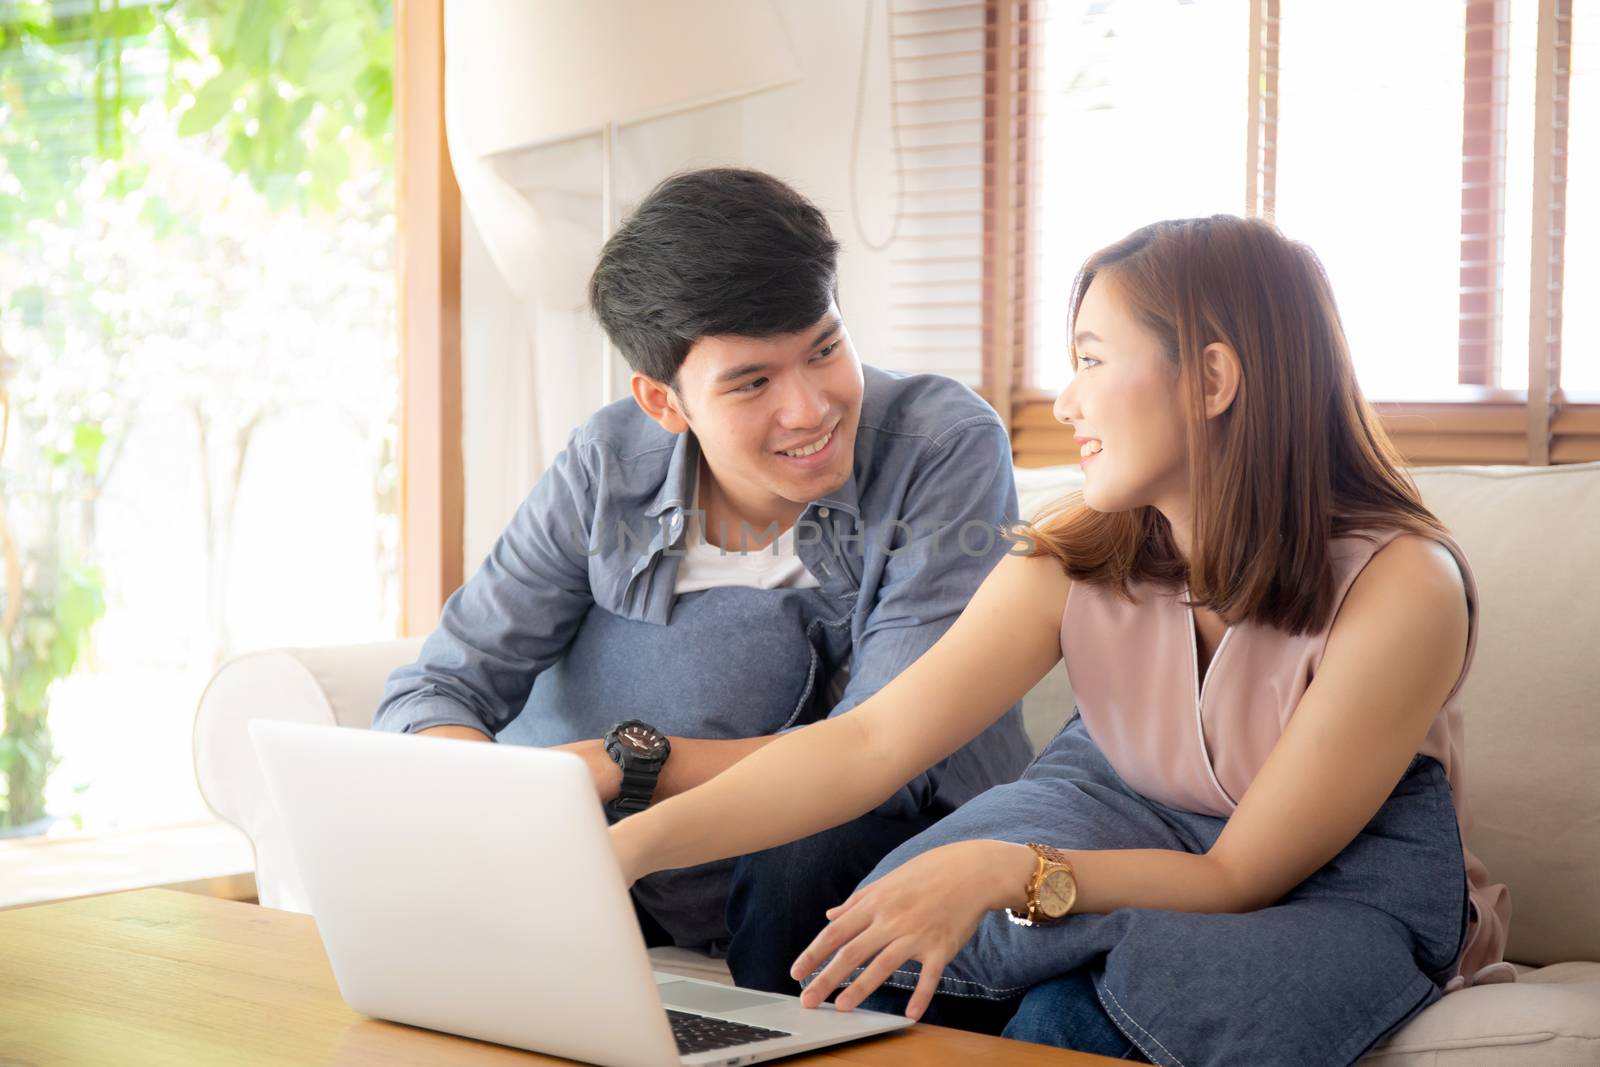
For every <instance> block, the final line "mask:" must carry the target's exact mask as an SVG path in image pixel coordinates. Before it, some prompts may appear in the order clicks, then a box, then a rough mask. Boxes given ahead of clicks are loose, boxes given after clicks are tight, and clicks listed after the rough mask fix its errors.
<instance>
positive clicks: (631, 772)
mask: <svg viewBox="0 0 1600 1067" xmlns="http://www.w3.org/2000/svg"><path fill="white" fill-rule="evenodd" d="M605 742H606V755H608V756H610V757H611V759H612V761H613V762H614V763H616V765H617V766H618V767H621V768H622V792H621V793H619V794H617V799H615V800H613V801H612V802H611V804H610V805H609V808H610V811H611V813H612V814H613V815H615V816H617V817H618V818H619V819H620V818H622V817H623V816H624V815H632V814H633V813H634V812H636V811H643V810H644V809H645V808H648V807H649V806H650V798H651V797H653V796H655V792H656V779H657V778H659V777H661V768H662V767H665V766H666V765H667V757H668V756H669V755H671V753H672V744H671V743H670V742H669V741H668V740H667V735H666V734H664V733H662V732H661V731H660V730H657V729H656V728H655V727H654V726H651V725H650V724H649V723H647V722H640V721H639V720H638V719H628V720H626V721H624V722H619V723H617V725H615V726H613V727H612V728H611V729H610V730H608V731H606V738H605Z"/></svg>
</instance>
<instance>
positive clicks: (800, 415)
mask: <svg viewBox="0 0 1600 1067" xmlns="http://www.w3.org/2000/svg"><path fill="white" fill-rule="evenodd" d="M827 415H828V400H827V397H826V396H825V395H824V393H823V390H822V388H821V387H820V385H818V384H817V383H815V382H812V381H808V380H807V378H806V376H805V375H803V374H801V375H796V376H795V378H794V380H793V381H791V382H790V383H789V385H788V387H787V388H786V389H785V390H784V394H783V407H782V408H781V409H780V410H779V412H778V420H779V421H780V422H781V423H782V424H783V426H784V427H785V428H786V429H791V430H809V429H812V428H813V427H817V426H820V425H822V420H823V419H825V418H826V417H827Z"/></svg>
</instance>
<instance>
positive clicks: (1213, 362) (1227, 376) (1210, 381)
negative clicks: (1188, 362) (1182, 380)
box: [1200, 341, 1244, 419]
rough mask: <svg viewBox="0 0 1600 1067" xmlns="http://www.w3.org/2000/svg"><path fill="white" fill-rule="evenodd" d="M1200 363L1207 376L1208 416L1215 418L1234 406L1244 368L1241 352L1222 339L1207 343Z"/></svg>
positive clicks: (1201, 354)
mask: <svg viewBox="0 0 1600 1067" xmlns="http://www.w3.org/2000/svg"><path fill="white" fill-rule="evenodd" d="M1200 363H1201V365H1202V366H1203V367H1204V368H1205V376H1206V381H1205V394H1206V418H1208V419H1214V418H1216V417H1217V416H1218V415H1221V414H1222V413H1223V412H1224V411H1227V410H1228V409H1229V408H1230V407H1232V406H1233V400H1234V397H1236V396H1238V395H1239V383H1240V382H1241V381H1242V380H1243V379H1244V370H1243V368H1242V367H1241V366H1240V364H1239V353H1238V352H1235V351H1234V349H1233V346H1232V345H1225V344H1222V343H1221V342H1220V341H1219V342H1216V343H1214V344H1209V345H1206V347H1205V350H1204V351H1202V352H1201V353H1200Z"/></svg>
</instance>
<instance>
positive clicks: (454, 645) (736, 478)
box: [376, 170, 1510, 1065]
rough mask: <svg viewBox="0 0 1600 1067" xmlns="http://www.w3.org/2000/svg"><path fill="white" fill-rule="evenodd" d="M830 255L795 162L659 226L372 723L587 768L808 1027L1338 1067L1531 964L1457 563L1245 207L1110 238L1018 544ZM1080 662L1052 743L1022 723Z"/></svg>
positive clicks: (656, 911) (616, 275) (626, 841)
mask: <svg viewBox="0 0 1600 1067" xmlns="http://www.w3.org/2000/svg"><path fill="white" fill-rule="evenodd" d="M836 254H837V245H836V244H835V242H834V241H833V239H832V236H831V234H830V232H829V230H828V226H827V223H826V221H825V220H824V218H823V216H822V215H821V213H820V212H818V211H817V209H816V208H815V207H813V206H812V205H811V204H809V203H808V202H806V201H805V200H804V199H803V198H801V197H800V196H799V195H798V194H796V193H795V192H794V191H793V190H791V189H789V188H788V187H787V186H785V185H783V184H782V183H780V182H778V181H776V180H775V179H773V178H770V177H768V176H765V175H761V174H757V173H753V172H748V171H735V170H713V171H702V172H696V173H691V174H686V175H681V176H678V177H676V178H673V179H670V180H669V181H667V182H665V183H663V184H662V185H661V186H660V187H658V188H657V189H656V190H655V191H654V192H653V193H652V194H651V195H650V196H649V197H648V198H647V199H646V200H645V201H644V203H643V204H642V205H641V206H640V207H639V209H638V211H637V212H636V213H635V214H634V216H633V217H632V218H631V219H630V220H629V221H628V223H627V224H626V225H624V226H623V227H622V229H621V230H619V231H618V233H617V234H616V235H615V236H614V237H613V238H612V239H611V241H610V242H609V243H608V244H607V245H606V248H605V250H604V252H603V253H602V256H601V260H600V263H599V265H598V266H597V268H596V269H595V272H594V276H593V280H592V283H591V290H590V291H591V299H592V303H593V307H594V311H595V313H596V315H597V316H598V318H599V320H600V322H601V324H602V326H603V327H604V328H605V329H606V331H607V332H608V333H609V335H610V336H611V338H612V339H613V340H614V341H615V343H616V344H617V346H618V347H619V348H620V349H621V350H622V351H623V353H624V354H625V355H626V356H627V358H628V359H629V361H630V363H631V364H632V366H633V368H634V371H635V373H634V375H633V378H632V388H633V396H632V398H631V399H630V400H626V401H623V402H619V403H617V404H612V405H609V406H608V407H606V408H603V409H602V410H601V411H600V412H599V413H597V414H596V415H595V416H594V417H593V418H591V419H590V420H589V422H588V423H586V424H585V425H584V426H583V427H582V428H581V429H579V430H578V431H577V432H576V433H574V434H573V436H572V438H571V440H570V441H569V444H568V447H567V449H566V450H565V451H564V452H562V453H561V455H560V456H558V457H557V458H556V460H555V462H554V463H553V465H552V466H551V469H550V470H549V471H548V472H547V473H546V474H545V476H544V477H543V479H541V481H540V483H539V485H538V486H537V487H536V488H535V489H534V491H533V493H532V495H531V496H530V497H529V498H528V500H527V501H526V502H525V503H524V505H523V506H522V507H521V509H520V510H519V511H518V513H517V515H516V517H515V518H514V520H513V521H512V523H511V525H510V527H509V528H508V529H507V530H506V532H505V533H504V535H503V536H502V537H501V539H500V540H499V542H498V543H497V544H496V545H495V547H494V549H493V550H492V552H491V553H490V555H489V557H488V558H487V559H486V560H485V561H484V564H483V566H482V568H481V569H480V571H479V572H478V573H477V574H476V575H475V576H474V577H473V578H472V580H471V581H470V582H469V583H468V584H467V585H466V586H464V587H463V588H462V589H461V590H460V591H458V592H457V593H456V594H455V595H454V596H452V597H451V599H450V601H449V603H448V604H447V605H446V606H445V610H444V614H443V617H442V619H441V621H440V626H439V629H438V630H437V631H436V632H435V633H434V634H433V635H432V636H431V637H430V638H429V639H428V641H427V643H426V644H425V645H424V647H423V650H422V653H421V656H420V658H419V660H418V662H417V663H415V664H413V665H410V666H407V667H404V668H401V669H400V670H398V671H396V672H395V674H394V675H393V676H392V677H391V679H390V681H389V686H388V689H387V691H386V693H385V696H384V700H383V703H382V705H381V706H380V708H379V710H378V713H377V718H376V725H377V726H378V727H380V728H384V729H391V730H404V731H410V732H416V733H429V734H437V735H441V736H451V737H462V738H469V739H474V740H488V739H497V740H500V741H507V742H515V743H521V744H535V745H547V746H561V747H565V748H567V749H569V750H570V751H573V752H576V753H577V754H579V755H580V756H582V757H583V758H584V759H585V760H586V761H587V762H588V764H589V766H590V767H591V769H592V771H593V775H594V780H595V784H596V788H597V790H598V791H599V793H600V796H601V799H602V800H603V801H604V802H605V803H606V805H607V810H608V812H610V814H611V816H612V819H613V828H612V834H613V841H614V844H615V846H616V849H617V851H618V855H619V857H620V859H621V862H622V866H623V869H624V871H625V873H626V874H627V876H628V878H629V879H630V880H632V881H633V895H634V901H635V907H636V911H637V913H638V919H639V922H640V924H641V927H642V928H643V929H644V931H645V934H646V937H647V938H648V939H649V940H650V941H651V942H652V943H659V944H666V943H677V944H680V945H691V946H696V947H703V948H709V949H711V950H712V951H714V952H715V951H725V952H726V954H727V957H728V963H729V967H730V969H731V970H732V972H733V975H734V978H735V980H736V981H738V982H739V983H740V984H741V985H747V986H752V987H756V988H762V989H769V990H775V991H785V992H794V991H796V989H797V988H798V986H797V985H796V982H797V981H799V982H800V983H803V984H804V990H805V991H804V994H803V995H804V997H805V1000H806V1002H807V1003H809V1004H813V1005H814V1004H818V1003H820V1002H821V1001H823V1000H824V999H825V998H826V997H828V996H829V995H831V994H833V993H834V992H835V991H836V990H838V991H839V992H838V994H837V1000H836V1003H837V1005H838V1006H839V1007H840V1008H841V1009H846V1010H847V1009H849V1008H852V1007H854V1006H856V1005H858V1004H862V1003H865V1004H866V1005H867V1006H868V1007H876V1008H881V1009H887V1010H902V1011H906V1012H907V1013H909V1014H911V1015H913V1016H915V1017H920V1018H923V1019H925V1020H928V1021H938V1022H943V1023H945V1024H947V1025H957V1026H965V1027H969V1028H974V1029H982V1030H987V1031H989V1032H994V1033H1004V1034H1005V1035H1006V1036H1008V1037H1015V1038H1020V1039H1023V1040H1030V1041H1038V1042H1045V1043H1049V1044H1055V1045H1060V1046H1064V1047H1069V1048H1075V1049H1081V1050H1086V1051H1092V1052H1099V1053H1102V1054H1105V1055H1110V1056H1121V1057H1126V1058H1129V1059H1147V1060H1150V1061H1154V1062H1157V1063H1170V1064H1176V1063H1183V1064H1188V1065H1194V1064H1200V1063H1259V1062H1295V1063H1308V1064H1313V1063H1328V1064H1343V1063H1350V1062H1353V1061H1355V1060H1356V1059H1357V1058H1359V1057H1360V1056H1361V1055H1362V1053H1363V1052H1365V1051H1366V1050H1367V1049H1368V1048H1369V1047H1370V1046H1371V1045H1373V1044H1374V1043H1376V1042H1377V1041H1379V1040H1381V1039H1382V1038H1383V1037H1384V1036H1385V1035H1386V1034H1387V1033H1389V1032H1390V1031H1392V1030H1393V1029H1395V1028H1396V1027H1398V1026H1399V1025H1400V1024H1402V1023H1404V1022H1405V1021H1406V1020H1408V1019H1409V1018H1411V1017H1412V1016H1413V1015H1415V1014H1416V1013H1417V1012H1418V1011H1420V1010H1422V1008H1424V1007H1426V1006H1427V1005H1428V1004H1430V1003H1432V1002H1433V1001H1434V1000H1436V999H1437V998H1438V997H1439V996H1440V995H1441V994H1442V993H1443V992H1444V990H1445V989H1446V987H1447V986H1452V985H1460V984H1463V983H1468V984H1470V983H1471V982H1472V981H1474V980H1487V979H1490V978H1496V979H1498V978H1503V977H1504V966H1505V965H1503V964H1499V963H1498V961H1499V959H1500V953H1501V950H1502V948H1503V946H1504V942H1505V931H1506V922H1507V919H1508V917H1509V911H1510V906H1509V901H1508V899H1507V896H1506V892H1505V889H1504V887H1503V886H1499V885H1495V884H1492V883H1491V882H1490V881H1489V878H1488V875H1487V872H1486V871H1485V870H1484V869H1483V866H1482V865H1481V864H1480V863H1479V862H1478V861H1477V860H1476V859H1474V857H1472V855H1471V854H1470V853H1469V852H1466V851H1465V849H1464V847H1463V844H1462V840H1463V835H1462V830H1463V828H1464V827H1465V826H1466V825H1467V814H1466V811H1465V808H1464V803H1463V797H1462V795H1461V793H1460V781H1461V775H1462V772H1463V760H1462V747H1463V737H1462V723H1461V714H1460V709H1459V707H1458V704H1457V701H1456V694H1457V692H1458V690H1459V688H1460V685H1461V681H1462V679H1463V678H1464V677H1465V674H1466V671H1467V668H1468V666H1469V664H1470V662H1471V658H1472V648H1473V643H1474V639H1475V635H1476V624H1477V620H1476V594H1475V590H1474V586H1473V582H1472V576H1471V570H1470V568H1469V567H1468V565H1467V562H1466V560H1465V559H1464V558H1463V556H1462V554H1461V551H1460V549H1459V548H1458V547H1457V546H1456V544H1455V542H1454V541H1453V540H1452V539H1451V538H1450V536H1449V535H1448V533H1447V532H1446V531H1445V530H1444V529H1443V528H1442V526H1441V525H1440V524H1439V522H1438V520H1437V519H1436V518H1435V517H1434V516H1433V515H1431V514H1430V513H1429V512H1428V511H1427V509H1426V508H1425V507H1424V506H1423V505H1422V503H1421V502H1420V500H1419V498H1418V496H1417V493H1416V490H1415V488H1414V487H1413V486H1412V485H1411V483H1410V482H1409V480H1408V479H1407V478H1406V477H1405V475H1404V474H1403V473H1402V472H1401V471H1400V470H1399V468H1398V466H1397V461H1396V459H1395V457H1394V454H1393V452H1392V451H1391V449H1390V448H1389V446H1388V444H1387V442H1386V441H1385V439H1384V437H1383V433H1382V431H1381V429H1379V427H1378V425H1377V423H1376V421H1375V419H1374V417H1373V415H1372V413H1371V411H1370V409H1369V408H1368V407H1367V405H1366V403H1365V402H1364V401H1363V399H1362V397H1361V394H1360V391H1359V389H1358V387H1357V385H1356V382H1355V377H1354V373H1353V370H1352V368H1351V363H1350V358H1349V353H1348V351H1347V350H1346V346H1345V341H1344V336H1343V333H1342V331H1341V328H1340V324H1339V320H1338V315H1337V312H1336V310H1335V308H1334V304H1333V298H1332V295H1331V293H1330V291H1329V288H1328V284H1327V280H1326V278H1325V277H1324V275H1323V273H1322V271H1321V268H1320V266H1319V264H1318V263H1317V260H1316V259H1315V257H1314V256H1313V255H1312V254H1311V252H1310V251H1309V250H1308V249H1306V248H1304V247H1302V246H1299V245H1296V244H1294V243H1292V242H1289V241H1287V240H1285V239H1284V238H1283V237H1282V236H1281V235H1280V234H1279V233H1278V232H1277V231H1276V230H1275V229H1273V227H1272V226H1270V225H1269V224H1267V223H1264V222H1260V221H1254V220H1244V219H1238V218H1231V217H1223V216H1218V217H1214V218H1210V219H1192V220H1184V221H1176V222H1164V223H1157V224H1155V225H1152V226H1149V227H1146V228H1144V229H1142V230H1139V231H1137V232H1136V233H1134V234H1132V235H1130V236H1129V237H1127V238H1125V239H1124V240H1122V241H1120V242H1118V243H1116V244H1114V245H1112V246H1110V247H1108V248H1106V249H1104V250H1102V251H1101V252H1099V253H1096V254H1095V255H1094V256H1092V257H1091V258H1090V260H1089V261H1088V263H1087V264H1085V266H1084V268H1083V270H1082V272H1081V273H1080V275H1079V277H1078V280H1077V282H1076V285H1075V287H1074V291H1073V294H1072V326H1071V336H1070V337H1068V338H1065V339H1064V341H1065V345H1064V349H1063V352H1062V354H1061V357H1060V358H1062V359H1070V360H1071V361H1072V364H1073V367H1074V370H1075V375H1074V377H1073V379H1072V381H1071V384H1069V385H1068V386H1067V388H1066V389H1065V390H1063V392H1062V393H1061V395H1060V397H1059V398H1058V400H1057V401H1056V415H1057V417H1058V418H1059V419H1060V420H1061V421H1063V422H1065V423H1071V424H1072V425H1073V427H1074V431H1075V435H1076V437H1077V440H1078V442H1079V444H1080V445H1081V447H1082V452H1083V456H1084V460H1083V465H1084V472H1085V479H1086V483H1085V488H1084V490H1083V492H1082V494H1081V496H1075V497H1073V498H1071V499H1069V500H1068V501H1065V502H1064V503H1062V504H1061V505H1060V506H1059V507H1058V508H1057V509H1056V510H1055V511H1054V513H1053V514H1051V515H1049V516H1047V517H1045V518H1044V519H1042V520H1040V521H1039V522H1038V523H1037V524H1036V525H1035V526H1033V527H1031V528H1029V529H1027V530H1026V531H1024V532H1023V535H1020V536H1014V537H1012V538H1009V539H1008V538H1001V537H998V536H995V535H996V534H997V533H998V532H999V531H1001V530H1002V529H1003V528H1005V527H1007V526H1008V525H1009V524H1011V523H1013V522H1014V520H1015V518H1016V516H1015V507H1016V505H1015V491H1014V488H1013V485H1012V479H1011V457H1010V450H1009V446H1008V442H1007V438H1006V434H1005V431H1004V428H1003V427H1002V426H1001V425H1000V423H999V421H998V420H997V419H996V417H995V416H994V414H993V413H992V411H990V410H989V409H988V408H987V407H986V406H985V405H984V404H983V402H982V401H981V400H979V399H978V398H977V397H976V396H974V395H973V394H972V393H971V392H969V391H968V390H966V389H965V388H963V387H962V386H960V385H957V384H955V383H953V382H950V381H948V380H944V379H940V378H937V377H929V376H911V377H905V376H897V375H891V374H886V373H883V372H879V371H875V370H873V369H871V368H864V367H863V366H862V365H861V364H860V362H859V361H858V359H857V357H856V354H855V352H854V350H853V349H852V347H851V344H850V338H849V335H848V333H847V331H846V330H845V327H844V322H843V319H842V316H841V313H840V309H839V305H838V302H837V300H836V299H835V296H836V292H835V290H836V269H835V263H836ZM1063 657H1064V658H1065V660H1066V663H1067V668H1068V672H1069V674H1070V676H1071V679H1072V683H1073V689H1074V691H1075V694H1076V696H1077V700H1078V706H1077V708H1076V709H1069V708H1062V709H1061V718H1062V720H1063V722H1064V723H1065V725H1064V726H1063V728H1062V729H1061V731H1060V733H1059V734H1057V735H1056V737H1055V739H1054V740H1053V741H1051V742H1050V743H1049V745H1047V746H1046V748H1045V749H1044V751H1043V752H1042V753H1040V754H1039V755H1038V757H1037V758H1032V759H1031V762H1030V757H1031V752H1030V749H1029V746H1028V743H1027V741H1026V739H1025V737H1024V735H1023V733H1022V729H1021V723H1020V718H1019V712H1018V708H1017V702H1018V701H1019V700H1020V699H1021V698H1022V696H1023V694H1025V693H1026V692H1028V690H1029V689H1030V688H1032V686H1033V685H1034V684H1035V683H1036V682H1037V681H1038V680H1039V679H1040V678H1041V677H1043V675H1044V674H1045V673H1046V672H1047V671H1048V670H1049V669H1050V668H1051V667H1052V666H1053V665H1054V664H1055V663H1056V661H1057V660H1058V659H1061V658H1063ZM619 720H621V721H619ZM1019 775H1020V778H1019V777H1018V776H1019ZM533 817H536V815H533ZM502 903H503V904H506V905H509V907H508V908H507V921H508V922H515V921H516V910H515V902H502Z"/></svg>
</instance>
